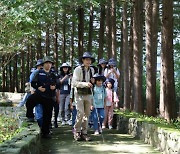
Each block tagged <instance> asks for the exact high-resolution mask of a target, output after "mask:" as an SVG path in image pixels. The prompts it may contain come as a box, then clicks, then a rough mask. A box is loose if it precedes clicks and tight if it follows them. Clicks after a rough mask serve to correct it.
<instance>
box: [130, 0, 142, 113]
mask: <svg viewBox="0 0 180 154" xmlns="http://www.w3.org/2000/svg"><path fill="white" fill-rule="evenodd" d="M133 2H134V12H133V52H134V57H133V59H134V111H135V112H139V113H143V112H144V107H143V102H142V32H143V22H142V16H143V1H142V0H134V1H133Z"/></svg>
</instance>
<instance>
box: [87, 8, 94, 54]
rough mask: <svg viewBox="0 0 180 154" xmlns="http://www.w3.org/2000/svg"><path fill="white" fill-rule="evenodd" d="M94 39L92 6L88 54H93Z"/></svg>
mask: <svg viewBox="0 0 180 154" xmlns="http://www.w3.org/2000/svg"><path fill="white" fill-rule="evenodd" d="M92 37H93V6H90V20H89V41H88V49H87V50H88V52H92Z"/></svg>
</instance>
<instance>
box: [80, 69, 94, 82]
mask: <svg viewBox="0 0 180 154" xmlns="http://www.w3.org/2000/svg"><path fill="white" fill-rule="evenodd" d="M81 68H82V73H83V80H82V81H83V82H86V79H85V75H86V73H85V69H84V66H81ZM89 69H90V70H89V73H90V79H91V78H92V70H91V67H89Z"/></svg>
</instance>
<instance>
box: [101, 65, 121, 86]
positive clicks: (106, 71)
mask: <svg viewBox="0 0 180 154" xmlns="http://www.w3.org/2000/svg"><path fill="white" fill-rule="evenodd" d="M115 70H116V72H117V74H118V75H120V72H119V69H118V68H115ZM110 72H111V69H109V68H106V69H105V71H104V76H107V75H108V74H109V73H110ZM108 78H112V79H114V81H115V82H114V87H118V80H117V78H116V75H115V73H110V75H109V77H108Z"/></svg>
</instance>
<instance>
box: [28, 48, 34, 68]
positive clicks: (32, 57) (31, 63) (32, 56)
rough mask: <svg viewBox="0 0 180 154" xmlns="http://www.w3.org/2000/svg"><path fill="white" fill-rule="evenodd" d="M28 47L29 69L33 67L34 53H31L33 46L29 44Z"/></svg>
mask: <svg viewBox="0 0 180 154" xmlns="http://www.w3.org/2000/svg"><path fill="white" fill-rule="evenodd" d="M29 47H30V48H29V53H30V55H29V57H30V61H29V63H30V69H31V68H33V67H34V54H33V47H32V45H30V46H29Z"/></svg>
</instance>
